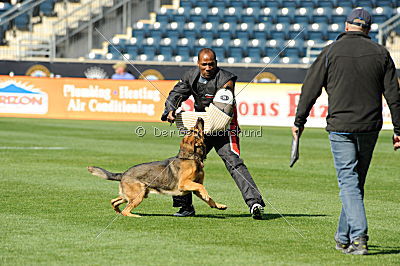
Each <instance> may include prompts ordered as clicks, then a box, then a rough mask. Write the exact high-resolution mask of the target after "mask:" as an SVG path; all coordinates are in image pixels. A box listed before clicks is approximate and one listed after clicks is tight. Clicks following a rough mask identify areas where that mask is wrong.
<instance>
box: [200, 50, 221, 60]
mask: <svg viewBox="0 0 400 266" xmlns="http://www.w3.org/2000/svg"><path fill="white" fill-rule="evenodd" d="M202 53H212V54H213V56H214V59H215V60H217V55H216V54H215V52H214V50H213V49H211V48H203V49H201V50H200V51H199V53H198V54H197V60H200V55H201V54H202Z"/></svg>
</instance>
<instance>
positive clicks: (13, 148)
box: [0, 146, 68, 150]
mask: <svg viewBox="0 0 400 266" xmlns="http://www.w3.org/2000/svg"><path fill="white" fill-rule="evenodd" d="M67 149H68V148H67V147H7V146H0V150H67Z"/></svg>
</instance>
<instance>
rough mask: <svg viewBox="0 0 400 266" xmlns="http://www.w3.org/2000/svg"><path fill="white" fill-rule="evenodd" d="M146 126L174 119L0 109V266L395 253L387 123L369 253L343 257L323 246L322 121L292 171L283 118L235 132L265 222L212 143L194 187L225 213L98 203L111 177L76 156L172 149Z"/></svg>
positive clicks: (329, 232) (112, 165)
mask: <svg viewBox="0 0 400 266" xmlns="http://www.w3.org/2000/svg"><path fill="white" fill-rule="evenodd" d="M139 125H142V126H143V127H144V128H145V129H146V130H147V134H146V135H145V136H144V137H138V136H137V135H135V128H136V127H137V126H139ZM154 127H158V128H161V129H164V130H168V131H169V130H173V129H175V127H169V125H168V124H161V123H132V122H105V121H72V120H70V121H67V120H47V119H16V118H1V119H0V195H1V196H0V201H1V207H0V264H2V265H20V264H46V265H48V264H57V265H59V264H65V265H67V264H69V265H72V264H85V265H87V264H91V265H106V264H117V265H129V264H130V265H139V264H140V265H169V264H196V265H200V264H203V265H266V264H273V265H276V264H296V265H297V264H336V265H344V264H356V265H390V264H392V265H394V264H399V263H400V242H399V239H400V238H399V237H400V221H399V218H400V215H399V206H400V197H399V190H400V183H399V177H400V174H399V159H400V153H399V152H397V153H395V152H394V151H393V149H392V147H391V143H390V141H391V139H390V137H391V132H389V131H385V132H382V133H381V135H380V139H379V143H378V145H377V148H376V150H375V154H374V159H373V162H372V165H371V169H370V171H369V176H368V180H367V185H366V201H365V202H366V208H367V215H368V219H369V227H370V242H369V244H370V253H371V254H372V255H369V256H350V255H344V254H341V253H340V252H338V251H336V250H335V249H334V242H333V234H334V232H335V229H336V223H337V218H338V215H339V211H340V201H339V198H338V188H337V182H336V177H335V171H334V168H333V162H332V156H331V154H330V148H329V142H328V139H327V133H326V132H325V131H324V130H322V129H306V131H305V132H304V135H303V137H302V143H301V154H300V160H299V161H298V163H297V164H296V165H295V167H294V168H293V169H290V168H289V167H288V164H289V151H290V142H291V136H290V130H289V128H276V127H264V128H263V135H262V137H258V138H255V137H253V138H249V137H247V138H242V139H241V148H242V157H243V159H244V160H245V162H246V164H247V166H248V168H249V170H250V172H251V173H252V175H253V177H254V179H255V181H256V183H257V185H258V186H259V188H260V190H261V192H262V194H263V197H264V198H265V199H267V200H268V201H269V202H270V203H271V204H272V206H274V207H275V208H276V209H274V208H272V207H271V205H269V204H267V207H266V212H267V216H266V220H263V221H257V220H253V219H252V218H251V217H250V215H249V213H248V209H247V206H246V205H245V204H244V202H243V199H242V198H241V195H240V192H239V190H238V189H237V187H236V185H235V183H234V182H233V180H232V179H231V177H230V176H229V174H228V172H227V171H226V169H225V167H224V165H223V163H222V161H221V160H220V158H219V157H218V156H217V155H216V153H215V151H212V152H211V153H210V155H209V156H208V159H207V161H206V167H205V173H206V179H205V185H206V188H207V189H208V191H209V192H210V195H211V196H212V197H213V198H214V199H215V200H216V201H218V202H221V203H224V204H227V205H228V209H227V210H226V211H219V210H215V209H210V208H209V207H208V206H207V205H206V204H204V203H203V202H201V201H200V200H199V199H197V198H195V199H194V204H195V206H196V212H197V214H198V215H197V216H196V217H190V218H175V217H172V216H171V214H173V213H174V212H175V211H176V209H175V208H172V200H171V197H169V196H165V195H154V194H152V195H150V197H149V198H148V199H146V200H145V201H144V202H143V203H142V204H141V205H140V206H139V207H138V208H137V209H135V210H134V211H133V212H134V213H138V214H142V215H143V217H141V218H128V217H122V216H117V215H116V214H115V213H114V211H113V210H112V208H111V205H110V203H109V201H110V199H111V198H113V197H115V196H117V194H118V183H116V182H111V181H106V180H103V179H101V178H98V177H95V176H92V175H90V174H89V173H88V172H87V170H86V166H88V165H96V166H101V167H104V168H106V169H108V170H111V171H115V172H118V171H124V170H126V169H127V168H128V167H130V166H132V165H134V164H138V163H142V162H148V161H153V160H161V159H165V158H167V157H170V156H173V155H175V154H176V153H177V151H178V149H179V148H178V147H179V142H180V137H179V136H174V137H155V136H154V134H153V133H154ZM243 129H245V130H250V129H257V128H256V127H243ZM5 147H9V148H5ZM15 147H65V148H66V149H63V150H44V149H43V150H40V149H16V148H15ZM278 211H279V212H280V213H281V214H283V216H284V217H285V218H286V219H287V221H288V222H289V223H290V224H291V225H292V226H293V227H292V226H290V225H288V223H287V222H286V221H285V220H284V219H283V218H282V217H281V216H280V215H279V213H278ZM112 221H113V222H112ZM111 222H112V223H111ZM110 223H111V224H110ZM107 226H108V227H107ZM294 228H295V229H294ZM295 230H297V231H298V232H299V233H300V234H301V235H303V236H304V238H303V237H301V236H300V234H299V233H298V232H296V231H295ZM96 236H98V237H96Z"/></svg>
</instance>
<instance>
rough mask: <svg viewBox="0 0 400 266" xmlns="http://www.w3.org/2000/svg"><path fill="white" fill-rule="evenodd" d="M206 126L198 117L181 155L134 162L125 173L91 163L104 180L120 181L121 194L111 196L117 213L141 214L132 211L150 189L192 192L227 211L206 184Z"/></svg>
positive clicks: (181, 146) (183, 143)
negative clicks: (210, 194) (212, 195)
mask: <svg viewBox="0 0 400 266" xmlns="http://www.w3.org/2000/svg"><path fill="white" fill-rule="evenodd" d="M203 129H204V121H203V120H202V119H201V118H199V119H198V120H197V123H196V125H195V127H194V128H193V129H192V130H190V132H188V133H187V134H186V135H185V137H184V138H183V140H182V141H181V144H180V150H179V153H178V155H177V156H175V157H171V158H168V159H166V160H164V161H157V162H151V163H143V164H139V165H135V166H133V167H131V168H129V169H128V170H127V171H126V172H124V173H111V172H109V171H107V170H104V169H102V168H100V167H95V166H89V167H88V170H89V172H91V173H92V174H93V175H96V176H100V177H102V178H104V179H107V180H114V181H120V185H119V194H120V196H119V197H117V198H115V199H112V200H111V205H112V207H113V209H114V210H115V211H116V212H117V213H122V214H123V215H125V216H132V217H139V215H135V214H132V213H131V210H132V209H133V208H135V207H137V206H138V205H139V204H140V203H141V202H142V201H143V199H144V198H146V197H147V195H148V194H149V193H151V192H154V193H161V194H169V195H174V196H175V195H176V196H177V195H185V194H187V193H189V192H191V191H193V192H194V193H195V194H196V196H198V197H199V198H201V199H202V200H204V201H205V202H206V203H207V204H208V205H209V206H210V207H211V208H217V209H219V210H225V209H226V208H227V206H225V205H223V204H219V203H216V202H215V201H214V200H212V199H211V197H210V196H209V195H208V192H207V191H206V189H205V187H204V186H203V181H204V171H203V167H204V165H203V160H204V158H205V156H206V154H205V153H206V149H205V144H204V132H203ZM123 203H127V205H126V207H125V209H124V210H123V211H122V212H121V211H120V209H119V207H118V206H119V205H121V204H123Z"/></svg>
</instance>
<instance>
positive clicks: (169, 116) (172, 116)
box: [167, 111, 175, 123]
mask: <svg viewBox="0 0 400 266" xmlns="http://www.w3.org/2000/svg"><path fill="white" fill-rule="evenodd" d="M167 121H168V122H170V123H174V121H175V116H174V111H170V112H169V113H168V116H167Z"/></svg>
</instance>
